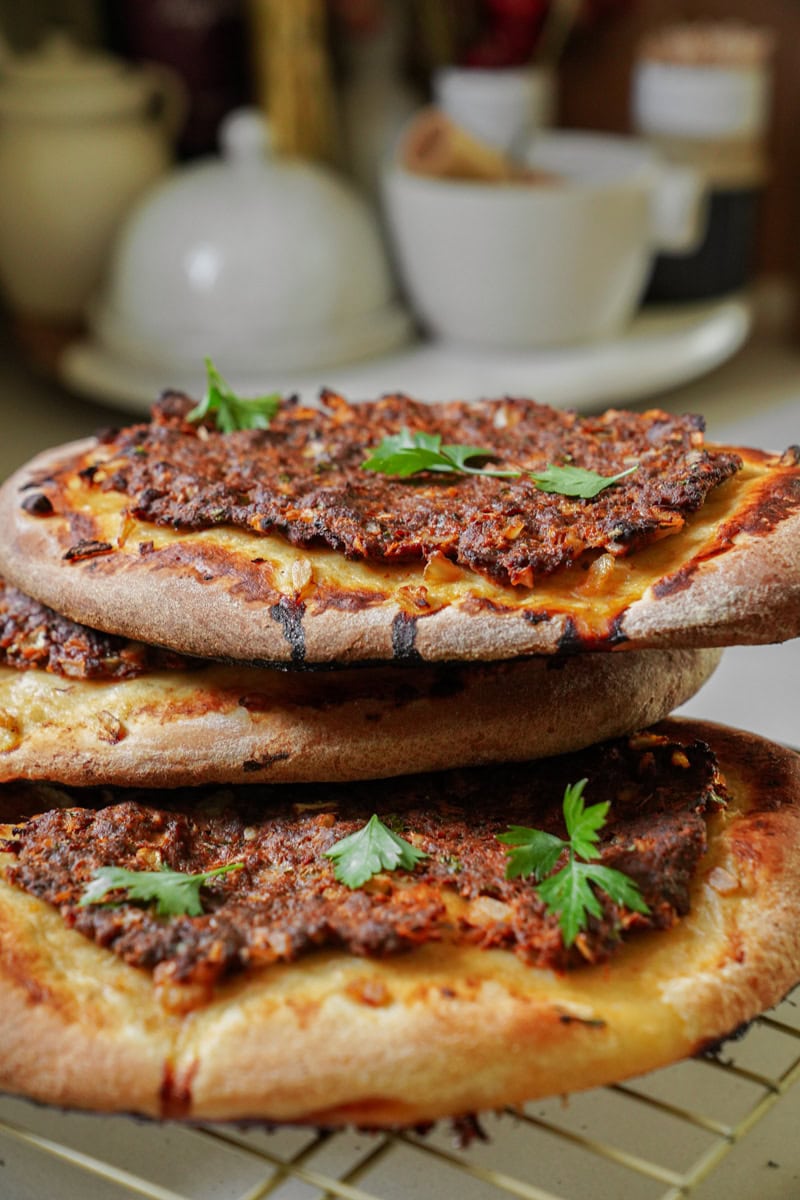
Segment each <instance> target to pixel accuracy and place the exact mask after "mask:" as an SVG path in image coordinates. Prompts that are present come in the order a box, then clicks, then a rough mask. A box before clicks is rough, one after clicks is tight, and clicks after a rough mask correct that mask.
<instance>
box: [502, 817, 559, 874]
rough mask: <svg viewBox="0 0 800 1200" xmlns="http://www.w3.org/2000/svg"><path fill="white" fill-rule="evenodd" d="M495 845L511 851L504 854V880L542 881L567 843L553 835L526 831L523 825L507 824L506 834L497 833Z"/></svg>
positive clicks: (538, 831)
mask: <svg viewBox="0 0 800 1200" xmlns="http://www.w3.org/2000/svg"><path fill="white" fill-rule="evenodd" d="M497 840H498V842H505V844H506V845H507V846H512V847H513V849H512V850H509V851H508V865H507V867H506V879H519V878H523V879H525V878H527V877H528V876H529V875H532V876H533V878H534V879H544V877H545V875H547V873H548V872H549V871H552V869H553V867H554V866H555V865H556V863H557V862H558V860H559V858H560V856H561V851H562V850H564V849H565V847H566V845H567V843H566V842H565V841H562V839H561V838H560V837H556V836H555V834H553V833H545V832H544V830H543V829H526V828H525V826H524V825H510V826H509V829H508V833H499V834H498V835H497Z"/></svg>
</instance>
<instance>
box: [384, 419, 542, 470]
mask: <svg viewBox="0 0 800 1200" xmlns="http://www.w3.org/2000/svg"><path fill="white" fill-rule="evenodd" d="M494 457H495V455H494V453H493V452H492V451H491V450H487V449H485V447H483V446H462V445H455V444H454V445H446V446H443V445H442V437H441V434H439V433H412V432H411V431H410V429H408V428H407V427H406V426H404V427H403V429H402V430H401V431H400V433H393V434H389V435H388V436H387V437H385V438H384V439H383V441H382V442H381V443H380V445H379V446H376V447H375V449H374V450H372V451H371V452H370V455H369V457H368V458H366V459H364V462H363V463H362V464H361V465H362V467H364V469H365V470H367V471H377V472H379V473H380V474H382V475H397V476H400V478H403V479H405V478H407V477H408V476H409V475H416V474H417V473H418V472H419V471H440V472H446V473H450V474H453V475H490V476H493V477H494V478H497V479H506V478H508V479H510V478H512V477H514V476H516V475H518V474H519V472H518V471H500V470H495V469H494V468H492V467H471V466H469V465H468V464H469V460H470V459H471V458H494Z"/></svg>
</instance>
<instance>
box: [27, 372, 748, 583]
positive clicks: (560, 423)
mask: <svg viewBox="0 0 800 1200" xmlns="http://www.w3.org/2000/svg"><path fill="white" fill-rule="evenodd" d="M191 403H192V402H191V401H190V400H188V399H186V398H184V397H180V396H177V395H175V394H174V393H170V394H169V395H168V396H167V397H165V398H164V400H163V401H162V402H161V403H160V405H158V406H156V409H155V410H154V419H153V421H152V423H151V424H149V425H140V426H135V427H133V428H130V429H126V430H123V431H122V432H121V433H119V434H118V435H117V436H116V438H115V439H114V440H113V441H111V442H109V443H105V444H104V445H103V454H104V455H105V454H106V453H110V455H111V457H110V460H109V462H108V463H106V464H104V465H103V467H102V469H101V470H99V471H94V472H93V471H92V470H89V471H85V472H84V476H83V477H84V482H86V484H87V485H88V486H90V487H93V488H94V487H98V488H101V489H103V490H110V491H116V492H122V493H124V494H125V495H126V496H128V497H129V498H130V505H129V507H130V511H131V512H132V514H133V515H134V516H135V517H137V518H139V519H142V520H145V521H152V522H154V523H156V524H159V525H166V526H171V527H173V528H175V529H184V530H195V529H205V528H209V527H213V526H217V525H232V526H235V527H238V528H242V529H247V530H249V531H251V532H255V533H257V534H259V533H264V534H266V533H272V532H278V533H280V534H283V535H284V536H285V537H286V538H288V539H289V540H290V541H291V542H293V543H295V544H296V545H301V546H313V545H320V546H323V545H327V546H329V547H332V548H333V549H335V550H337V551H339V552H341V553H343V554H344V555H345V556H347V557H349V558H354V559H363V560H367V561H375V562H381V563H388V562H408V561H414V560H423V561H424V560H428V559H430V558H431V556H433V555H434V554H437V553H438V554H442V555H444V556H446V557H447V558H449V559H451V560H453V561H455V562H457V563H459V564H461V565H462V566H464V567H467V568H470V569H472V570H475V571H478V572H480V573H481V574H483V575H485V576H488V577H489V578H490V579H493V580H496V581H498V582H500V583H502V584H512V585H517V584H519V585H523V586H528V587H530V586H532V585H533V582H534V579H535V577H536V576H537V575H546V574H550V573H552V572H554V571H556V570H558V569H559V568H560V567H563V566H566V565H568V564H569V563H571V562H573V561H575V560H576V559H577V558H579V557H580V556H581V555H582V554H584V553H586V552H592V551H598V552H599V551H609V552H611V553H612V554H616V555H622V554H627V553H629V552H630V551H633V550H636V549H638V548H640V547H642V546H644V545H646V544H648V543H650V542H652V541H653V540H655V539H657V538H660V537H663V536H665V535H667V534H670V533H674V532H676V531H677V530H679V529H680V528H681V527H682V526H683V524H684V522H685V519H686V516H687V515H688V514H689V513H691V512H694V511H695V510H696V509H698V508H700V506H701V505H702V504H703V501H704V500H705V498H706V496H707V494H708V492H709V491H710V490H711V489H712V488H714V487H716V486H717V485H718V484H719V483H721V482H722V481H724V480H725V479H727V478H728V477H729V476H731V475H732V474H734V473H735V472H736V471H737V470H738V469H739V468H740V467H741V461H740V459H739V458H738V457H737V456H736V455H735V454H731V453H728V452H724V451H717V452H711V451H709V450H707V449H705V448H704V446H703V434H702V431H703V422H702V420H701V418H699V417H693V416H682V417H674V416H670V415H669V414H667V413H665V412H661V411H658V410H653V411H650V412H645V413H634V412H615V411H610V412H607V413H604V414H602V415H600V416H591V417H579V416H577V415H576V414H575V413H573V412H563V411H556V410H554V409H550V408H547V407H545V406H543V405H538V404H535V403H534V402H533V401H529V400H519V399H506V400H500V401H492V402H489V401H484V402H481V403H476V404H465V403H460V402H453V403H449V404H438V405H426V404H421V403H418V402H416V401H414V400H411V399H409V398H408V397H406V396H385V397H383V398H382V399H381V400H378V401H374V402H370V403H365V404H356V405H351V404H348V403H347V402H346V401H344V400H343V399H342V398H341V397H339V396H336V395H333V394H330V393H327V394H325V395H324V396H323V403H322V405H321V407H320V408H318V409H314V408H309V407H303V406H301V405H300V404H299V403H297V402H295V401H287V402H286V403H285V404H284V405H283V406H282V407H281V409H280V411H279V412H278V414H277V416H276V417H275V418H274V419H273V420H272V422H271V424H270V427H269V429H268V430H245V431H240V432H236V433H232V434H220V433H218V432H216V430H215V429H213V427H211V426H210V425H209V424H202V425H200V426H195V425H192V424H189V423H188V422H187V421H186V420H185V417H186V414H187V412H188V411H189V407H190V405H191ZM404 427H407V428H408V429H410V430H411V431H412V432H426V433H431V434H440V435H441V438H442V442H443V444H445V445H447V444H452V443H466V444H469V445H473V446H480V447H485V448H487V449H488V450H490V451H491V452H492V454H493V455H494V456H496V460H497V465H502V466H503V467H504V468H506V467H507V468H510V469H514V470H516V469H519V470H522V471H524V472H527V471H541V470H543V469H544V468H545V467H546V466H547V465H548V464H554V465H558V466H563V465H567V464H569V465H572V466H576V467H582V468H585V469H588V470H593V471H596V472H598V473H600V474H603V475H612V474H617V473H619V472H621V471H625V470H626V469H628V468H629V467H631V466H633V465H634V464H638V466H637V469H636V470H635V471H634V472H633V473H632V474H630V475H628V476H627V477H626V478H625V479H623V480H621V481H620V482H619V483H618V484H616V485H615V486H613V487H608V488H606V489H604V490H603V491H602V492H601V493H600V494H599V495H598V496H597V497H595V498H594V499H592V500H583V499H576V498H570V497H566V496H562V495H558V494H551V493H546V492H543V491H541V490H539V489H538V488H537V487H536V486H535V484H534V483H533V482H532V481H531V479H530V478H529V477H528V476H527V475H523V477H521V478H518V479H493V478H488V477H483V476H481V477H477V476H458V475H452V474H437V473H434V472H425V473H423V474H420V475H417V476H414V477H411V478H408V479H403V480H400V479H396V478H391V477H388V476H385V475H382V474H376V473H373V472H370V471H367V470H364V469H363V467H362V463H363V462H364V460H365V458H367V457H368V455H369V452H370V451H371V450H372V449H374V448H375V447H376V446H377V445H378V444H379V443H380V441H381V439H382V438H383V437H384V436H387V435H390V434H397V433H399V432H400V431H401V430H402V429H403V428H404ZM58 475H59V473H58V472H56V473H55V477H56V480H57V479H58ZM45 490H46V489H45Z"/></svg>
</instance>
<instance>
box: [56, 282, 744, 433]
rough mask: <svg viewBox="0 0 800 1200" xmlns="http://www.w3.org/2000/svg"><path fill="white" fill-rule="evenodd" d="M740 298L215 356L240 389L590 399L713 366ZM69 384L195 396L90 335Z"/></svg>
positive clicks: (182, 372) (76, 354) (656, 387)
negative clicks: (595, 330)
mask: <svg viewBox="0 0 800 1200" xmlns="http://www.w3.org/2000/svg"><path fill="white" fill-rule="evenodd" d="M750 325H751V311H750V306H749V303H748V302H747V300H746V299H744V298H742V297H738V296H736V297H731V298H727V299H724V300H720V301H716V302H714V303H711V304H702V305H683V306H681V307H679V308H678V307H675V308H669V309H667V308H663V309H661V308H658V309H650V310H644V311H643V312H642V313H641V314H640V315H639V316H637V317H636V318H635V320H634V321H632V322H631V324H630V326H629V327H628V329H627V331H626V332H625V334H624V335H623V336H621V337H619V338H614V339H612V340H608V341H602V342H593V343H590V344H587V345H581V346H569V347H559V348H556V349H550V350H537V351H525V352H519V351H517V352H510V351H499V350H498V351H493V352H490V351H487V350H479V349H477V348H475V347H470V346H465V345H457V344H455V343H448V342H442V341H418V342H416V343H414V344H413V345H411V346H408V347H404V348H403V349H402V350H398V351H394V352H391V353H388V354H385V355H382V356H380V357H376V358H372V359H369V360H366V361H362V362H358V363H350V364H347V365H342V366H336V367H331V368H329V369H327V370H325V371H317V372H315V373H314V374H313V375H310V374H308V373H303V374H296V373H291V372H286V371H277V370H271V369H270V365H269V363H268V362H265V363H264V365H263V368H261V369H260V370H259V371H257V372H254V371H252V370H249V371H248V372H246V373H244V374H243V373H242V372H240V371H237V365H236V363H235V362H218V363H217V366H218V367H219V369H220V370H221V371H222V372H223V374H224V375H225V376H226V377H227V378H228V379H229V381H230V382H231V383H232V384H233V385H234V386H235V387H236V388H237V389H239V390H240V391H241V392H242V393H243V394H245V395H247V394H248V393H254V394H256V393H263V392H265V391H280V392H297V393H299V394H300V395H301V396H302V397H303V399H305V400H311V399H313V398H314V397H315V396H316V395H317V394H318V393H319V389H320V387H321V386H325V387H328V388H333V389H334V390H337V391H340V392H342V393H343V394H345V395H346V396H348V398H350V399H353V400H363V399H367V398H369V397H373V396H376V395H380V394H382V393H384V392H392V391H397V390H402V391H404V392H407V393H409V394H410V395H415V396H417V397H418V398H420V399H425V400H431V401H436V400H452V399H467V400H476V399H479V398H481V397H483V396H500V395H524V396H533V397H534V398H535V399H537V400H540V401H542V402H543V403H547V404H552V405H555V406H557V407H562V408H566V407H572V406H574V407H577V408H582V409H592V408H597V407H602V406H603V405H605V404H609V403H611V404H617V403H621V402H628V401H631V400H635V399H639V398H641V397H645V396H651V395H655V394H656V393H658V392H663V391H666V390H668V389H669V388H673V387H677V386H679V385H680V384H683V383H686V382H687V381H688V380H690V379H695V378H697V377H699V376H701V375H704V374H705V373H706V372H708V371H711V370H713V369H714V368H715V367H717V366H719V365H720V364H721V363H723V362H724V361H725V360H726V359H728V358H730V357H731V355H733V354H734V353H735V352H736V351H737V350H738V349H739V348H740V346H741V345H742V344H743V342H744V341H745V339H746V337H747V335H748V333H749V331H750ZM59 373H60V377H61V381H62V382H63V383H64V384H66V385H67V386H68V387H69V388H71V389H72V390H73V391H76V392H78V393H80V394H81V395H84V396H87V397H89V398H91V399H93V400H98V401H101V402H102V403H104V404H108V405H111V406H112V407H115V408H121V409H124V410H126V411H129V412H136V413H147V412H148V411H149V408H150V405H151V404H152V402H153V400H154V399H155V397H156V396H157V395H158V394H159V392H161V391H162V390H163V389H164V388H165V387H172V388H178V389H183V390H185V391H187V392H188V393H189V394H190V395H194V396H200V395H201V394H202V392H203V391H204V388H205V382H204V372H203V365H202V363H201V362H198V364H197V369H196V370H195V371H188V372H187V370H186V367H185V364H184V365H180V364H177V363H176V364H175V366H174V369H170V368H167V369H166V370H165V368H163V367H158V368H154V367H152V366H147V365H145V364H143V363H141V362H136V361H129V360H127V359H124V358H120V357H118V356H116V355H114V354H112V353H111V352H110V351H109V350H108V349H107V348H106V347H104V346H102V345H101V344H100V343H99V342H98V341H95V340H86V341H82V342H76V343H74V344H73V345H72V346H70V347H69V348H68V349H67V351H66V352H65V354H64V355H63V357H62V359H61V361H60V364H59Z"/></svg>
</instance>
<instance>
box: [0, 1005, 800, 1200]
mask: <svg viewBox="0 0 800 1200" xmlns="http://www.w3.org/2000/svg"><path fill="white" fill-rule="evenodd" d="M795 995H796V997H797V999H796V1000H795V999H792V997H789V998H788V999H787V1000H785V1001H784V1003H783V1004H782V1005H781V1006H779V1007H778V1008H777V1009H775V1010H774V1012H773V1013H771V1014H770V1015H767V1016H764V1017H761V1018H759V1019H758V1020H756V1021H755V1022H754V1023H753V1025H752V1026H751V1027H750V1029H749V1031H748V1033H747V1034H746V1036H745V1037H744V1038H742V1039H741V1040H740V1041H737V1042H731V1043H730V1044H728V1045H727V1046H725V1047H724V1048H723V1051H722V1053H721V1055H720V1056H719V1057H717V1058H702V1059H692V1060H689V1061H687V1062H683V1063H679V1064H676V1065H675V1066H674V1067H669V1068H666V1069H664V1070H662V1071H658V1072H655V1073H653V1074H651V1075H647V1076H642V1077H641V1078H639V1079H636V1080H632V1081H629V1082H628V1083H625V1084H620V1085H618V1086H615V1087H608V1088H600V1089H597V1090H595V1091H592V1092H587V1093H585V1094H581V1095H575V1096H572V1097H571V1098H570V1099H569V1101H566V1100H560V1099H553V1100H549V1101H539V1102H534V1103H531V1104H529V1105H527V1106H526V1107H525V1109H524V1111H522V1112H510V1111H509V1112H507V1113H503V1114H495V1115H492V1116H489V1117H487V1118H485V1119H482V1121H481V1124H482V1126H483V1127H484V1128H485V1130H486V1132H487V1134H488V1136H489V1140H488V1141H486V1142H484V1141H481V1140H479V1139H478V1140H475V1141H474V1142H473V1143H472V1145H471V1146H470V1147H468V1148H467V1149H463V1150H461V1149H457V1148H455V1146H454V1144H453V1138H452V1134H451V1132H450V1130H449V1128H448V1126H447V1124H446V1123H442V1124H441V1125H440V1126H437V1127H436V1128H435V1129H434V1130H432V1131H431V1132H430V1133H429V1134H428V1135H425V1136H423V1135H421V1134H417V1133H413V1132H407V1133H397V1134H394V1133H392V1134H383V1133H381V1134H357V1133H350V1132H345V1133H330V1132H319V1131H314V1130H306V1129H301V1128H286V1129H280V1130H278V1131H276V1132H273V1133H267V1132H264V1131H261V1130H246V1129H242V1128H238V1127H231V1126H227V1127H223V1126H207V1127H190V1128H187V1127H181V1126H178V1125H174V1124H172V1125H158V1124H155V1123H148V1122H142V1121H135V1120H133V1119H129V1118H123V1117H113V1118H104V1117H93V1116H84V1115H81V1114H67V1113H60V1112H57V1111H54V1110H51V1109H47V1108H43V1107H38V1106H34V1105H31V1104H29V1103H27V1102H25V1101H21V1100H14V1099H11V1098H5V1099H3V1100H0V1162H1V1163H2V1166H0V1196H3V1197H9V1198H11V1197H13V1200H41V1198H42V1197H44V1196H58V1198H59V1200H125V1198H128V1200H129V1198H130V1197H132V1196H139V1197H142V1196H143V1197H147V1198H149V1200H261V1198H262V1197H265V1198H266V1197H270V1198H272V1200H332V1198H334V1197H336V1198H340V1200H408V1198H409V1197H419V1198H427V1197H434V1196H435V1197H436V1198H437V1200H490V1198H491V1197H497V1198H498V1200H501V1197H503V1196H514V1197H518V1198H521V1200H586V1198H587V1197H591V1200H619V1198H620V1197H623V1196H624V1197H625V1200H682V1198H684V1197H697V1200H721V1198H722V1197H723V1196H724V1197H725V1198H726V1200H742V1198H748V1200H750V1198H753V1197H755V1196H758V1197H759V1200H778V1198H781V1200H783V1198H784V1197H785V1198H786V1200H788V1198H789V1197H790V1196H796V1195H797V1194H798V1191H800V1184H799V1183H798V1179H800V1153H799V1152H798V1144H797V1139H796V1137H795V1136H793V1135H792V1130H794V1129H796V1125H797V1111H798V1103H797V1101H798V1098H799V1096H800V1089H797V1088H794V1090H793V1091H792V1090H791V1089H793V1087H794V1085H795V1084H796V1083H797V1081H798V1080H799V1079H800V1007H799V1006H798V1005H799V1003H800V989H798V991H797V992H796V993H795ZM773 1109H775V1110H776V1115H777V1113H778V1112H779V1111H780V1110H781V1109H783V1117H784V1119H783V1122H782V1127H783V1129H784V1130H785V1133H784V1135H783V1136H782V1137H781V1138H780V1140H779V1142H778V1145H780V1147H781V1151H780V1154H779V1157H780V1161H778V1160H777V1159H769V1158H765V1157H764V1150H763V1147H762V1146H761V1145H760V1143H759V1142H758V1140H757V1137H756V1134H755V1132H754V1131H755V1130H757V1128H758V1126H759V1123H760V1122H761V1120H762V1118H764V1117H765V1116H766V1115H767V1113H769V1112H770V1110H773ZM773 1142H774V1139H773ZM770 1144H773V1143H770ZM734 1150H735V1151H736V1154H735V1155H732V1158H731V1159H730V1160H728V1156H729V1155H730V1154H731V1152H733V1151H734ZM772 1152H773V1153H777V1152H776V1151H775V1150H774V1149H773V1151H772ZM726 1160H727V1161H730V1162H732V1163H734V1165H735V1171H734V1173H733V1176H731V1173H730V1172H728V1173H727V1174H726V1175H725V1177H724V1178H723V1174H722V1171H723V1168H724V1167H725V1166H726V1165H727V1161H726ZM731 1178H733V1180H734V1181H733V1182H731Z"/></svg>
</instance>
